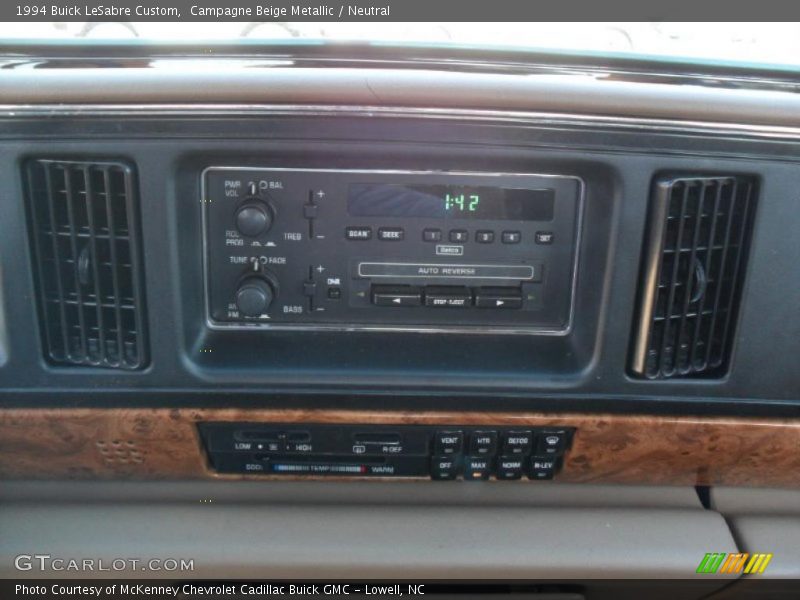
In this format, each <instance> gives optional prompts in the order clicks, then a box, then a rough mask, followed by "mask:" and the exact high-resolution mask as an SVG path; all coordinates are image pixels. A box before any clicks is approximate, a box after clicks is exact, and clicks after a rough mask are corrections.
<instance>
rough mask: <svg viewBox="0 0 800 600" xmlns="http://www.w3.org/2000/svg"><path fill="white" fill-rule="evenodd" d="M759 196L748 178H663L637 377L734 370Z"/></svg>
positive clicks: (650, 243) (656, 196)
mask: <svg viewBox="0 0 800 600" xmlns="http://www.w3.org/2000/svg"><path fill="white" fill-rule="evenodd" d="M755 195H756V187H755V181H754V180H752V179H750V178H747V177H664V178H660V179H658V180H656V182H655V185H654V192H653V198H652V204H651V207H650V219H651V221H650V229H649V233H648V239H647V243H646V252H645V261H644V272H643V275H642V282H643V285H642V289H641V305H640V309H639V315H638V328H637V330H636V332H635V336H636V337H635V340H634V350H633V361H632V365H631V370H632V371H633V373H634V374H636V375H638V376H641V377H646V378H648V379H661V378H670V377H691V376H707V377H715V376H716V377H718V376H721V375H722V374H724V372H725V371H726V370H727V368H728V361H729V358H730V349H731V345H732V342H733V338H734V333H735V327H736V321H737V312H738V304H739V296H740V294H741V288H742V279H743V273H744V267H745V263H746V261H747V252H748V246H749V239H750V234H751V230H752V221H753V214H754V209H755Z"/></svg>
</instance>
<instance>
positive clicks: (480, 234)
mask: <svg viewBox="0 0 800 600" xmlns="http://www.w3.org/2000/svg"><path fill="white" fill-rule="evenodd" d="M475 241H476V242H478V243H479V244H491V243H492V242H494V231H477V232H475Z"/></svg>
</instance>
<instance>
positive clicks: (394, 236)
mask: <svg viewBox="0 0 800 600" xmlns="http://www.w3.org/2000/svg"><path fill="white" fill-rule="evenodd" d="M404 237H405V231H404V230H403V228H402V227H381V228H380V229H378V239H379V240H381V241H384V242H399V241H401V240H402V239H403V238H404Z"/></svg>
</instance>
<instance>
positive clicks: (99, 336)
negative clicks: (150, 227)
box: [24, 160, 147, 369]
mask: <svg viewBox="0 0 800 600" xmlns="http://www.w3.org/2000/svg"><path fill="white" fill-rule="evenodd" d="M24 170H25V175H26V182H27V194H28V198H27V200H28V214H29V216H30V227H31V234H32V235H31V239H32V242H33V255H34V263H35V264H34V269H35V274H36V283H37V288H38V296H39V308H40V314H41V319H42V330H43V337H44V344H45V351H46V356H47V358H48V359H49V360H50V361H51V362H53V363H56V364H72V365H87V366H98V367H109V368H118V369H138V368H141V367H143V366H145V364H146V362H147V343H146V336H145V323H144V321H145V315H144V300H143V294H142V267H141V258H140V254H139V243H138V220H137V210H136V209H137V199H136V191H135V177H134V173H133V169H132V167H130V166H128V165H127V164H124V163H121V162H77V161H66V160H64V161H62V160H30V161H28V162H27V163H26V164H25V167H24Z"/></svg>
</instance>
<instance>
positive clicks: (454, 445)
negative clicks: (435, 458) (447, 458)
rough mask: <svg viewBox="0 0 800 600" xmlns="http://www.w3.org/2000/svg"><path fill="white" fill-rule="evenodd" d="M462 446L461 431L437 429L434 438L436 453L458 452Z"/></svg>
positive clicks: (462, 433)
mask: <svg viewBox="0 0 800 600" xmlns="http://www.w3.org/2000/svg"><path fill="white" fill-rule="evenodd" d="M463 446H464V432H463V431H437V432H436V438H435V440H434V447H435V448H436V450H435V451H436V454H460V453H461V448H462V447H463Z"/></svg>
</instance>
